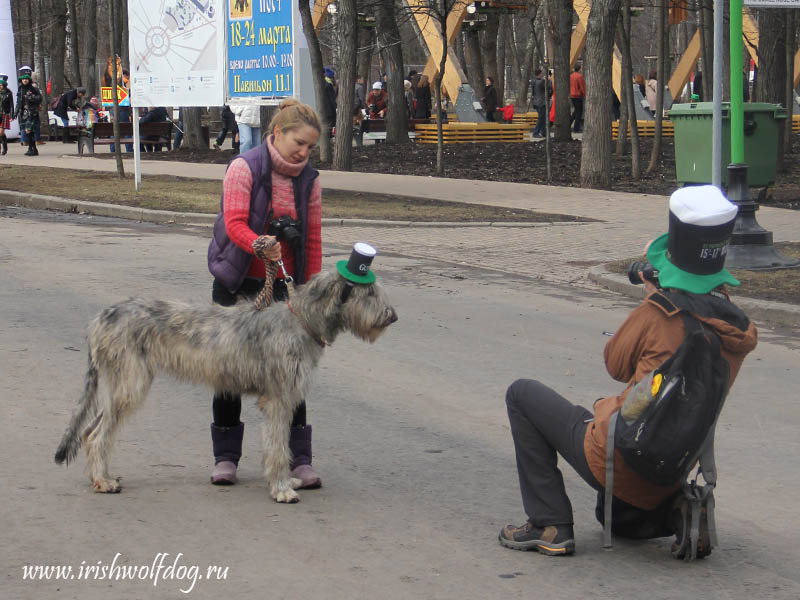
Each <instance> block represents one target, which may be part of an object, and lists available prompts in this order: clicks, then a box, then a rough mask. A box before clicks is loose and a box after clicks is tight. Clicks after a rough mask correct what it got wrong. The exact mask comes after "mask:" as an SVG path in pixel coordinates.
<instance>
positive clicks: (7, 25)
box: [0, 0, 19, 139]
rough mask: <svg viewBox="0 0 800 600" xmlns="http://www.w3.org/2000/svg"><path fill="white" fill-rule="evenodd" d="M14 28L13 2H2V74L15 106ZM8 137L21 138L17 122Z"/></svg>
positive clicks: (0, 5)
mask: <svg viewBox="0 0 800 600" xmlns="http://www.w3.org/2000/svg"><path fill="white" fill-rule="evenodd" d="M14 56H15V54H14V28H13V26H12V23H11V1H10V0H0V74H2V75H8V89H10V90H11V91H12V92H13V93H14V104H16V103H17V75H19V73H17V63H16V60H15V59H14ZM6 137H8V138H10V139H16V138H17V137H19V125H18V123H17V121H11V129H7V130H6Z"/></svg>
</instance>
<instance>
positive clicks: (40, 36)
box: [26, 0, 49, 123]
mask: <svg viewBox="0 0 800 600" xmlns="http://www.w3.org/2000/svg"><path fill="white" fill-rule="evenodd" d="M34 1H35V2H36V53H35V54H36V69H35V70H36V74H37V77H38V79H39V84H40V85H41V89H42V97H43V98H44V99H45V114H44V120H43V121H42V122H43V123H47V112H46V105H47V101H48V100H49V98H48V93H47V85H46V84H47V73H46V72H45V66H44V54H45V48H46V47H47V43H48V42H47V39H46V36H47V32H45V31H44V30H43V26H44V23H45V19H46V10H47V4H46V2H45V0H34ZM26 64H28V66H31V65H30V63H26Z"/></svg>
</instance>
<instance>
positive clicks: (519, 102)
mask: <svg viewBox="0 0 800 600" xmlns="http://www.w3.org/2000/svg"><path fill="white" fill-rule="evenodd" d="M541 6H542V3H541V2H539V3H538V4H536V8H534V9H529V12H528V18H527V19H526V22H527V23H528V26H529V27H530V30H529V31H528V42H527V43H526V44H525V57H524V58H523V59H522V68H521V69H520V76H519V80H520V84H519V89H518V90H517V99H516V106H519V107H525V110H526V111H527V109H528V92H530V91H531V90H530V79H531V69H532V68H533V61H534V55H535V54H536V52H534V50H535V48H536V46H537V44H536V39H537V38H536V30H535V27H536V15H537V14H538V12H539V8H540V7H541ZM531 13H533V14H531ZM545 75H546V74H545Z"/></svg>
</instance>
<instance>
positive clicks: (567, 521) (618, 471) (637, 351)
mask: <svg viewBox="0 0 800 600" xmlns="http://www.w3.org/2000/svg"><path fill="white" fill-rule="evenodd" d="M669 207H670V214H669V233H666V234H664V235H662V236H660V237H658V238H656V239H655V240H653V241H652V242H651V243H650V244H648V247H647V249H646V250H645V252H646V255H647V260H648V261H649V262H650V263H651V264H652V265H653V267H654V268H655V269H656V270H657V271H658V282H659V284H660V286H661V288H660V289H659V288H656V286H655V285H654V284H653V283H651V282H649V281H647V280H645V281H646V285H645V289H646V292H647V297H646V298H645V299H644V300H643V301H642V303H641V304H640V305H639V306H638V307H637V308H635V309H634V310H633V311H632V312H631V313H630V314H629V315H628V318H627V319H626V320H625V322H624V323H622V325H621V326H620V327H619V328H618V329H617V331H616V332H615V333H614V336H613V337H612V338H611V339H610V340H609V341H608V343H607V344H606V347H605V351H604V353H603V356H604V359H605V363H606V368H607V370H608V372H609V374H610V375H611V376H612V377H613V378H614V379H615V380H617V381H621V382H625V383H627V387H626V388H625V390H624V391H623V392H622V393H621V394H619V395H618V396H611V397H608V398H601V399H599V400H597V401H596V402H595V403H594V411H593V413H592V412H591V411H589V410H587V409H586V408H584V407H583V406H580V405H575V404H572V403H571V402H570V401H569V400H567V399H566V398H564V397H563V396H561V395H559V394H558V393H557V392H555V391H554V390H552V389H551V388H549V387H547V386H546V385H545V384H543V383H541V382H539V381H534V380H532V379H520V380H517V381H516V382H514V383H513V384H512V385H511V386H510V387H509V388H508V392H507V393H506V406H507V409H508V418H509V422H510V425H511V435H512V437H513V440H514V450H515V452H516V458H517V471H518V474H519V484H520V491H521V492H522V503H523V507H524V509H525V512H526V513H527V515H528V521H527V522H526V523H524V524H523V525H520V526H514V525H506V526H505V527H504V528H503V529H502V530H501V531H500V535H499V541H500V543H501V544H502V545H503V546H506V547H508V548H512V549H515V550H535V551H538V552H541V553H543V554H547V555H551V556H556V555H565V554H572V553H574V552H575V539H574V532H573V514H572V505H571V503H570V501H569V498H568V497H567V494H566V490H565V488H564V480H563V477H562V475H561V471H560V470H559V469H558V464H557V461H558V455H559V454H560V455H561V457H562V458H563V459H564V460H565V461H566V462H568V463H569V464H570V465H571V466H572V467H573V468H574V469H575V470H576V471H577V473H578V474H579V475H580V476H581V477H582V478H583V480H584V481H586V482H587V483H588V484H589V485H590V486H591V487H592V488H594V489H595V490H597V491H598V492H599V493H598V502H597V507H596V510H595V516H596V517H597V519H598V521H600V522H601V523H602V522H603V520H604V512H603V509H604V494H603V485H604V483H605V472H604V471H605V456H606V440H607V436H608V427H609V421H610V419H611V415H612V414H613V413H614V412H616V411H617V410H618V409H619V408H620V407H621V406H622V405H623V404H624V402H625V399H626V397H627V395H628V393H629V392H630V390H631V389H632V388H633V387H634V386H635V385H636V384H637V383H638V382H639V381H640V380H642V379H643V378H644V377H645V376H646V375H647V374H649V373H651V372H652V371H653V370H654V369H656V368H658V367H659V366H660V365H661V364H662V363H663V362H664V361H665V360H667V359H668V358H669V357H670V356H672V355H673V354H674V353H675V351H676V350H677V348H678V347H679V346H680V345H681V343H682V342H683V340H684V338H685V333H684V326H683V319H682V317H681V313H680V311H668V310H667V308H666V307H665V304H664V303H663V302H660V300H661V298H660V297H659V296H661V294H662V290H663V293H664V294H667V295H668V296H669V297H670V298H673V299H674V300H675V302H673V304H676V305H678V306H681V307H684V308H685V310H687V311H689V312H690V313H691V314H692V315H693V316H694V317H695V318H696V319H697V320H698V321H701V322H702V324H703V326H704V327H706V328H708V329H709V330H711V331H714V333H716V334H717V335H718V336H719V338H720V341H721V354H722V356H723V358H724V359H725V360H726V361H727V362H728V364H729V366H730V372H729V373H730V374H729V385H730V386H732V385H733V382H734V380H735V378H736V375H737V374H738V372H739V369H740V367H741V366H742V362H743V361H744V358H745V356H747V354H748V353H749V352H751V351H752V350H753V349H754V348H755V346H756V343H757V339H758V336H757V332H756V328H755V326H754V325H753V323H752V322H751V321H750V320H749V319H748V318H747V316H746V315H745V314H744V313H743V312H742V311H741V310H740V309H739V308H737V307H736V305H734V304H733V302H731V300H730V298H729V297H728V294H727V292H726V291H725V285H726V284H728V285H739V282H738V281H736V279H734V278H733V276H732V275H731V274H730V273H729V272H728V271H727V270H726V269H725V268H724V262H725V255H726V250H727V245H728V242H729V241H730V237H731V234H732V232H733V226H734V222H735V220H736V213H737V212H738V209H737V207H736V206H735V205H734V204H732V203H731V202H729V201H728V200H727V199H726V198H725V197H724V196H723V195H722V193H721V192H720V191H719V190H718V189H717V188H715V187H714V186H697V187H685V188H682V189H680V190H678V191H676V192H675V193H673V194H672V197H671V198H670V203H669ZM639 276H640V277H642V273H641V272H640V273H639ZM642 278H643V277H642ZM614 471H615V475H614V484H613V502H612V517H613V521H612V532H613V533H614V534H615V535H620V536H623V537H629V538H635V539H648V538H657V537H665V536H669V535H673V534H675V535H676V536H677V540H676V543H675V544H674V545H673V555H674V556H675V557H676V558H681V556H680V555H679V554H678V553H677V552H676V549H677V550H680V549H684V551H685V544H683V539H682V537H681V532H682V531H683V530H684V529H685V515H686V503H687V500H686V498H685V496H684V495H683V493H682V492H681V490H680V482H676V483H675V485H667V486H658V485H655V484H653V483H651V482H649V481H648V480H646V479H644V478H643V477H641V476H640V475H639V474H637V473H636V472H635V471H633V469H631V468H630V467H629V466H628V465H627V464H626V463H625V462H624V460H623V459H622V458H621V456H620V454H619V452H617V458H616V460H615V467H614ZM704 506H705V505H704ZM700 520H701V522H700V535H699V537H698V540H697V556H698V557H703V556H706V555H708V554H709V553H710V552H711V545H710V536H709V533H708V523H707V521H708V519H707V515H706V513H701V517H700ZM704 520H705V523H704V522H703V521H704ZM704 525H705V527H704ZM704 531H705V535H704V533H703V532H704Z"/></svg>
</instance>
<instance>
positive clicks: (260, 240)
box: [252, 235, 294, 310]
mask: <svg viewBox="0 0 800 600" xmlns="http://www.w3.org/2000/svg"><path fill="white" fill-rule="evenodd" d="M277 243H278V240H276V239H275V238H271V237H268V236H266V235H260V236H258V237H257V238H256V239H255V240H253V244H252V247H253V252H255V255H256V256H257V257H258V258H260V259H261V260H263V261H264V270H265V272H266V275H265V278H264V287H262V288H261V291H260V292H258V295H257V296H256V300H255V308H256V310H263V309H264V308H266V307H267V306H269V305H270V304H272V291H273V290H272V286H273V284H274V282H275V275H276V274H277V272H278V269H279V268H280V269H281V270H282V271H283V275H284V281H286V290H287V292H288V294H289V298H291V297H292V292H293V291H294V278H293V277H292V276H291V275H289V273H287V272H286V267H284V265H283V259H278V260H277V261H272V260H269V259H268V258H267V251H268V250H269V249H270V248H272V247H273V246H274V245H275V244H277Z"/></svg>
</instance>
